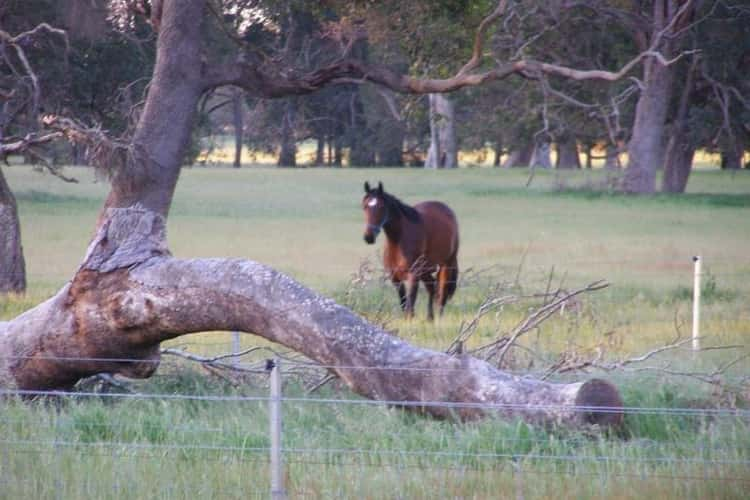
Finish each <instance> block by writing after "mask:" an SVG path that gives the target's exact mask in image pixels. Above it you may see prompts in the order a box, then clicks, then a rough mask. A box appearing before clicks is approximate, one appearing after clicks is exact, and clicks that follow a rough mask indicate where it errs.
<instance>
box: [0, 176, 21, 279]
mask: <svg viewBox="0 0 750 500" xmlns="http://www.w3.org/2000/svg"><path fill="white" fill-rule="evenodd" d="M25 291H26V263H25V262H24V258H23V247H22V246H21V225H20V223H19V221H18V207H17V205H16V198H15V197H14V196H13V192H12V191H11V190H10V186H8V182H7V181H6V180H5V174H4V173H3V169H2V168H0V293H6V292H13V293H23V292H25Z"/></svg>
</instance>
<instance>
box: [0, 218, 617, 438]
mask: <svg viewBox="0 0 750 500" xmlns="http://www.w3.org/2000/svg"><path fill="white" fill-rule="evenodd" d="M165 222H166V221H165V219H164V218H163V217H162V216H160V215H158V214H156V213H154V212H151V211H147V210H142V209H140V208H131V209H113V210H110V211H109V212H108V213H107V217H106V222H105V223H104V224H103V225H102V226H101V227H100V228H99V231H98V232H97V235H96V236H95V238H94V240H93V242H92V243H91V245H90V246H89V250H88V253H87V255H86V257H85V259H84V262H83V264H82V265H81V267H80V268H79V270H78V272H77V273H76V275H75V276H74V278H73V280H72V281H71V283H69V284H68V285H66V286H65V287H64V288H63V289H62V290H61V291H60V292H58V294H57V295H56V296H54V297H53V298H51V299H50V300H48V301H47V302H45V303H44V304H42V305H41V306H39V307H37V308H36V309H33V310H31V311H29V312H27V313H26V314H24V315H22V316H20V317H18V318H16V319H15V320H13V321H11V322H8V323H3V324H0V352H2V353H3V356H2V357H0V386H3V387H6V388H9V387H13V388H17V389H21V390H24V389H26V390H36V389H66V388H69V387H71V386H72V384H74V383H75V382H76V381H77V380H78V379H80V378H81V377H85V376H87V375H91V374H94V373H98V372H110V373H122V374H126V375H128V376H131V377H148V376H150V375H151V374H152V373H153V372H154V370H155V369H156V366H157V365H158V361H159V343H160V342H162V341H165V340H167V339H170V338H174V337H177V336H180V335H183V334H186V333H192V332H200V331H206V330H235V331H245V332H252V333H255V334H257V335H260V336H262V337H264V338H266V339H268V340H270V341H273V342H277V343H279V344H282V345H284V346H287V347H289V348H291V349H294V350H295V351H298V352H300V353H303V354H304V355H306V356H307V357H309V358H311V359H313V360H315V361H317V362H319V363H321V364H323V365H325V366H330V367H332V368H331V371H332V372H334V373H335V374H336V375H338V376H339V377H340V378H341V379H342V380H343V381H344V382H345V383H346V384H347V385H348V386H349V387H351V389H352V390H354V391H355V392H357V393H358V394H361V395H363V396H365V397H368V398H372V399H380V400H386V401H394V402H402V401H403V402H415V401H416V402H426V403H427V402H443V403H445V402H453V403H457V404H456V405H455V407H454V408H446V407H445V406H430V405H429V404H424V405H419V407H418V408H413V409H416V410H418V411H421V412H424V413H427V414H429V415H433V416H436V417H440V418H448V417H452V416H456V417H459V418H462V419H473V418H478V417H481V416H483V415H486V414H491V413H496V412H501V413H502V414H503V415H505V416H508V417H516V416H518V417H522V418H524V419H527V420H529V421H533V422H541V423H547V424H550V423H559V424H580V423H582V422H597V423H605V424H613V423H618V422H619V421H620V419H621V414H620V413H618V412H614V413H613V412H611V411H607V412H601V413H598V412H595V411H584V412H580V411H577V408H575V406H589V407H590V406H607V407H610V408H611V407H619V406H621V404H622V402H621V400H620V397H619V394H618V392H617V390H616V389H615V388H614V387H613V386H612V385H610V384H609V383H607V382H604V381H601V380H590V381H588V382H585V383H572V384H552V383H546V382H541V381H536V380H532V379H529V378H523V377H517V376H514V375H509V374H506V373H504V372H502V371H500V370H498V369H496V368H494V367H492V366H491V365H489V364H487V363H485V362H484V361H480V360H478V359H475V358H472V357H470V356H455V357H454V356H450V355H447V354H444V353H441V352H436V351H431V350H427V349H421V348H418V347H414V346H412V345H410V344H408V343H407V342H405V341H403V340H401V339H399V338H398V337H394V336H392V335H389V334H388V333H386V332H385V331H383V330H382V329H381V328H379V327H377V326H374V325H372V324H369V323H367V322H366V321H364V320H363V319H362V318H360V317H359V316H357V315H355V314H353V313H352V312H351V311H349V310H348V309H346V308H344V307H342V306H340V305H337V304H336V303H335V302H333V301H332V300H330V299H326V298H323V297H321V296H319V295H317V294H316V293H314V292H312V291H311V290H309V289H307V288H305V287H304V286H302V285H300V284H299V283H297V282H295V281H294V280H292V279H291V278H289V277H287V276H285V275H283V274H281V273H278V272H276V271H274V270H273V269H270V268H268V267H265V266H262V265H260V264H258V263H255V262H251V261H247V260H241V259H195V260H181V259H175V258H172V257H171V256H170V255H169V252H168V250H167V248H166V245H165V241H164V229H165ZM30 325H34V327H30ZM66 358H67V359H66ZM77 358H87V359H86V360H80V359H77ZM108 358H109V359H117V361H107V359H108ZM122 359H132V360H133V361H128V362H123V361H122ZM492 405H495V406H496V407H495V408H492Z"/></svg>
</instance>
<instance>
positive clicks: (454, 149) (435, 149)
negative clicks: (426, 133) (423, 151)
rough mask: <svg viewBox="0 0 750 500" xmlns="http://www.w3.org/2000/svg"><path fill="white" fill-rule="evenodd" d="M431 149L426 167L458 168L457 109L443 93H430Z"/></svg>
mask: <svg viewBox="0 0 750 500" xmlns="http://www.w3.org/2000/svg"><path fill="white" fill-rule="evenodd" d="M429 102H430V110H429V111H430V149H429V150H428V152H427V159H426V160H425V164H424V166H425V168H456V167H457V166H458V143H457V141H456V110H455V105H454V104H453V101H452V100H451V99H450V98H448V96H445V95H443V94H430V95H429Z"/></svg>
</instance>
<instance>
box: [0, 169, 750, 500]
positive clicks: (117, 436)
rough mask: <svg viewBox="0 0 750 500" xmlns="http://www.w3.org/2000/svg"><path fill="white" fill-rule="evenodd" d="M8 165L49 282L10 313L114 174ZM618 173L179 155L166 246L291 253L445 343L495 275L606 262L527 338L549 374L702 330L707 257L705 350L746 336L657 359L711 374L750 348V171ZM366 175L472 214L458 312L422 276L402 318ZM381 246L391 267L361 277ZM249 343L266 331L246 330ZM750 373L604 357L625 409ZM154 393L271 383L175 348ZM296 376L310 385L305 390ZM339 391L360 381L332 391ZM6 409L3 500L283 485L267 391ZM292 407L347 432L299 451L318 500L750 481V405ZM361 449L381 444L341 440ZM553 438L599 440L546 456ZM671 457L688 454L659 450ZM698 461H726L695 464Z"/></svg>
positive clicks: (55, 275) (685, 395)
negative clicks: (282, 165) (610, 185)
mask: <svg viewBox="0 0 750 500" xmlns="http://www.w3.org/2000/svg"><path fill="white" fill-rule="evenodd" d="M4 171H5V173H6V176H7V177H8V181H9V183H10V185H11V188H12V189H13V190H14V192H15V193H16V196H17V198H18V202H19V211H20V215H21V220H22V232H23V242H24V250H25V253H26V259H27V269H28V273H29V286H30V288H29V292H28V294H27V295H26V296H23V297H7V298H4V299H0V320H3V319H8V318H11V317H14V316H15V315H17V314H19V313H20V312H22V311H23V310H25V309H28V308H29V307H32V306H34V305H35V304H37V303H39V302H40V301H41V300H44V298H46V297H48V296H49V295H50V294H51V293H53V292H54V291H55V290H56V289H57V288H58V287H59V286H61V285H62V284H63V283H64V282H65V281H66V280H67V279H69V278H70V276H71V275H72V274H73V272H74V271H75V269H76V267H77V266H78V264H79V262H80V260H81V258H82V256H83V254H84V252H85V248H86V245H87V243H88V240H89V238H90V237H91V234H92V230H93V226H94V221H95V220H96V216H97V210H98V209H99V207H100V205H101V203H102V201H103V199H104V197H105V196H106V191H107V186H106V184H105V183H96V182H94V181H93V177H92V174H91V173H90V171H88V170H84V169H67V171H66V174H67V175H73V176H75V177H78V178H79V179H80V181H81V182H80V183H78V184H64V183H62V182H60V181H59V180H57V179H54V178H52V177H50V176H45V175H40V174H39V173H35V172H31V171H30V169H27V168H23V167H10V168H6V167H4ZM602 174H603V173H602V172H575V173H571V174H570V175H567V176H566V177H565V178H564V179H563V181H564V184H565V185H566V186H568V187H570V188H572V189H569V190H566V191H560V190H559V189H558V186H559V185H560V184H561V178H560V176H558V175H555V173H554V172H537V173H536V175H535V178H534V180H533V183H532V184H531V187H530V188H526V187H525V184H526V182H527V179H528V173H527V172H526V171H523V170H512V171H508V170H493V169H478V168H477V169H461V170H458V171H438V172H434V171H423V170H417V169H377V170H368V169H337V170H332V169H300V170H290V169H283V170H275V169H269V168H255V169H242V170H239V171H238V170H234V169H227V168H211V169H207V168H198V167H196V168H191V169H185V170H184V171H183V173H182V176H181V180H180V184H179V186H178V190H177V193H176V196H175V200H174V204H173V206H172V210H171V213H170V219H169V227H168V232H169V243H170V248H171V249H172V251H173V253H174V254H175V255H176V256H178V257H185V258H189V257H209V256H210V257H215V256H227V257H243V258H249V259H254V260H258V261H261V262H264V263H267V264H270V265H272V266H274V267H277V268H279V269H282V270H284V271H286V272H288V273H289V274H291V275H292V276H294V277H295V278H297V279H299V280H301V281H302V282H303V283H305V284H307V285H308V286H311V287H313V288H315V289H317V290H319V291H322V292H323V293H326V294H329V295H332V296H334V297H335V298H336V299H337V300H338V301H340V302H343V303H345V304H347V305H349V306H350V307H351V308H352V309H354V310H355V311H357V312H359V313H360V314H363V315H364V316H366V317H367V318H370V319H371V320H373V321H377V322H385V324H386V326H387V327H388V328H390V329H392V330H394V331H395V332H396V333H397V334H398V335H400V336H402V337H404V338H405V339H407V340H408V341H410V342H413V343H415V344H419V345H424V346H427V347H431V348H436V349H444V348H446V347H447V346H448V345H449V344H450V342H451V341H452V340H453V338H454V337H455V335H456V333H457V331H458V330H459V328H460V326H461V324H462V323H463V322H465V321H468V320H469V319H470V318H471V317H472V316H473V315H474V313H475V311H476V309H477V308H478V306H479V304H480V303H481V301H482V300H483V299H484V298H485V297H486V296H487V295H488V294H490V293H491V292H492V290H493V289H494V288H495V287H496V285H497V284H498V283H504V284H505V285H506V286H507V287H508V288H507V289H508V290H513V291H516V292H518V291H523V292H533V291H542V290H544V289H545V288H546V287H547V284H548V282H551V283H552V286H553V287H555V286H563V287H565V288H568V289H570V288H575V287H578V286H582V285H584V284H586V283H588V282H591V281H593V280H597V279H607V280H608V281H609V282H610V283H611V286H610V287H609V288H607V289H605V290H604V291H601V292H597V293H596V294H594V295H591V296H587V297H583V298H582V299H581V300H580V302H579V303H578V304H577V305H576V306H575V307H573V308H571V309H569V310H567V311H566V312H565V313H564V314H557V315H555V316H554V317H553V318H552V319H550V320H549V321H548V322H546V323H545V324H544V325H543V326H542V327H541V328H539V329H538V330H536V331H534V332H531V333H530V334H528V335H527V336H526V337H525V338H523V339H522V343H523V344H524V345H525V346H526V347H529V348H532V349H534V350H536V351H537V352H539V353H540V358H533V359H532V358H530V357H527V356H524V355H522V354H518V355H516V356H514V358H513V360H512V361H513V365H512V368H513V369H516V370H520V371H523V372H528V373H538V372H539V371H540V370H542V369H543V367H544V366H545V365H546V364H548V363H551V362H553V361H555V360H557V359H558V357H559V356H560V353H561V352H568V353H571V352H575V353H578V354H580V355H588V354H590V353H591V352H593V351H594V350H595V349H604V350H605V353H606V356H607V357H608V358H609V359H611V358H614V357H623V356H631V355H635V354H639V353H642V352H644V351H646V350H648V349H651V348H654V347H656V346H658V345H660V344H662V343H664V342H665V341H667V340H669V339H672V338H674V336H675V335H676V332H677V330H678V329H679V331H680V332H681V333H682V334H683V335H688V334H689V331H690V307H691V302H690V301H691V297H692V256H693V255H697V254H698V255H701V256H702V257H703V259H704V270H705V273H706V276H705V277H704V284H703V292H704V307H703V310H702V332H703V336H704V344H706V345H717V344H732V345H743V347H741V348H738V349H734V350H731V351H725V350H717V351H707V352H705V353H701V354H699V355H692V354H690V353H688V352H685V351H680V352H679V353H678V354H676V355H670V356H662V357H658V358H656V359H654V360H653V362H649V364H650V365H652V366H653V365H661V364H663V363H667V362H668V363H669V366H670V368H671V369H674V370H686V371H696V370H703V371H711V370H714V369H716V368H717V367H719V366H722V364H723V363H726V362H728V361H730V360H731V359H734V357H735V356H737V355H740V354H742V353H748V352H750V349H749V348H748V347H747V346H746V345H745V344H746V343H747V338H748V335H749V334H750V307H748V299H747V297H750V255H748V248H750V175H749V174H750V172H739V173H735V174H732V173H727V172H717V171H707V170H699V171H696V172H695V173H694V174H693V175H692V176H691V180H690V185H689V189H688V191H689V192H688V194H687V195H684V196H667V195H661V194H659V195H653V196H637V197H634V196H623V195H603V194H601V193H599V192H596V191H593V190H591V189H590V187H589V186H591V185H594V184H595V183H596V182H598V180H599V177H600V176H601V175H602ZM365 180H370V181H371V182H372V181H377V180H382V181H383V182H384V184H385V187H386V189H387V190H390V191H392V192H393V193H395V194H396V195H397V196H399V197H400V198H402V199H403V200H404V201H407V202H416V201H418V200H424V199H430V198H433V199H441V200H444V201H446V202H447V203H449V204H450V205H451V206H452V207H453V208H454V210H455V211H456V213H457V215H458V218H459V223H460V227H461V251H460V257H459V263H460V266H461V268H462V270H464V271H469V272H468V273H467V274H466V275H467V276H472V279H471V280H470V281H469V282H467V283H465V284H464V286H462V287H461V288H459V290H458V292H457V294H456V296H455V298H454V300H453V301H452V302H451V303H450V304H449V306H448V308H447V310H446V315H445V317H443V318H442V320H441V321H440V322H438V323H436V324H434V325H432V324H428V323H426V322H425V321H424V320H423V318H424V292H423V291H422V293H421V296H420V297H421V300H418V304H417V308H418V319H417V320H415V321H412V322H406V321H403V320H402V319H400V318H399V315H398V311H397V309H398V307H397V303H396V297H395V292H394V291H393V290H392V289H391V287H390V286H389V285H387V284H384V283H382V281H381V280H379V279H378V273H377V267H378V262H379V260H378V258H379V257H378V256H379V252H380V250H381V245H382V243H381V242H380V241H379V242H378V244H377V245H375V246H367V245H365V244H364V242H363V241H362V236H361V235H362V229H363V224H364V223H363V217H362V214H361V209H360V208H359V202H360V199H361V195H362V184H363V182H364V181H365ZM364 261H368V262H369V263H370V266H371V268H373V269H374V271H373V272H372V273H371V274H370V275H369V276H368V277H367V279H364V280H361V281H357V283H356V284H355V285H354V286H353V285H352V283H353V276H354V275H355V274H356V273H357V271H358V269H359V268H360V265H361V264H362V262H364ZM479 270H485V271H483V272H477V271H479ZM529 305H530V304H521V305H517V306H513V307H506V308H504V309H502V310H500V311H496V312H495V313H493V314H490V315H488V316H486V317H485V318H484V319H483V320H482V322H481V323H480V324H479V327H478V328H477V331H476V333H475V334H474V336H473V337H472V339H471V340H470V342H469V347H473V346H476V345H478V344H480V343H483V342H486V341H488V340H491V339H492V338H495V337H496V336H497V335H498V334H500V333H502V332H505V331H508V330H509V329H510V328H512V327H514V326H515V325H516V324H517V323H518V321H520V320H521V318H522V317H523V315H524V314H525V312H526V308H527V307H528V306H529ZM243 344H244V345H245V346H250V345H256V344H258V345H264V343H263V342H261V341H259V340H257V339H255V338H253V337H252V336H249V335H247V336H243ZM170 345H173V346H186V347H189V348H190V349H191V350H193V351H195V352H198V353H203V354H207V353H219V352H226V351H228V350H229V346H230V338H229V334H228V333H226V332H210V333H205V334H197V335H190V336H186V337H183V338H179V339H175V340H174V341H172V342H171V343H170ZM748 375H750V362H748V361H747V360H745V361H744V362H740V363H737V364H736V365H734V366H733V367H732V368H731V369H730V370H729V371H728V372H727V373H726V374H724V375H723V376H722V380H723V381H724V382H725V383H726V384H728V385H727V386H726V387H729V388H731V389H738V390H737V391H734V392H731V393H730V392H727V391H723V390H720V388H719V386H716V385H711V384H704V383H700V382H697V381H695V380H693V379H689V378H684V377H667V376H665V375H663V374H658V373H653V372H646V373H640V372H638V373H625V372H618V373H610V374H606V376H607V377H608V378H610V379H611V380H613V381H614V382H615V383H616V384H617V385H618V387H620V388H621V390H622V393H623V396H624V398H625V404H626V405H627V406H631V407H656V408H675V407H698V408H700V407H715V406H724V407H726V406H731V405H740V406H743V405H745V406H746V405H747V404H748V402H747V397H750V390H748V389H747V387H746V386H744V387H745V389H744V391H745V392H744V394H745V396H744V398H745V399H743V396H742V394H743V393H742V387H743V386H742V385H741V384H742V383H743V378H746V377H747V376H748ZM586 376H588V375H585V374H573V375H567V376H566V378H568V379H578V378H582V377H586ZM744 383H745V384H746V383H747V382H746V381H745V382H744ZM134 387H135V388H136V389H137V390H139V391H142V392H152V393H159V394H162V393H195V394H228V395H232V394H246V395H265V394H267V392H266V388H265V387H264V386H263V385H262V384H261V385H258V383H257V382H256V383H254V384H248V385H246V386H244V387H242V388H240V389H237V388H233V387H231V386H228V385H225V384H223V383H222V382H220V381H218V380H216V379H213V378H211V377H210V376H208V375H206V374H205V373H204V372H201V373H195V372H193V371H192V370H191V369H189V368H186V367H185V366H184V364H177V365H175V363H173V362H171V361H170V362H167V361H165V363H164V364H163V366H162V368H160V370H159V372H158V374H157V375H156V376H155V377H154V378H153V379H152V380H150V381H145V382H138V383H136V384H135V386H134ZM286 390H287V392H288V393H289V394H292V395H303V394H304V393H303V391H302V390H301V389H300V388H298V387H295V386H294V385H293V384H292V385H290V386H289V387H287V388H286ZM318 395H323V396H331V397H338V398H341V397H343V398H351V397H353V396H352V395H351V394H350V393H348V392H347V391H345V390H343V389H336V390H334V388H327V389H325V390H324V393H323V394H318ZM738 395H739V396H738ZM0 405H2V407H0V433H1V434H2V436H3V438H2V440H5V441H7V442H6V443H5V444H0V483H2V484H0V498H18V497H21V496H26V497H30V498H133V497H138V498H141V497H146V498H148V497H152V498H153V497H158V498H172V497H174V498H184V497H186V496H200V497H201V498H202V497H207V498H235V497H236V498H239V497H247V496H251V497H254V496H263V497H266V496H267V491H268V471H267V462H266V460H267V457H266V453H265V451H263V450H262V449H263V448H265V447H267V446H268V432H267V414H266V410H265V406H264V405H263V404H259V403H257V402H256V403H250V402H248V403H237V402H234V403H228V402H210V403H209V402H205V401H168V400H118V401H113V400H111V399H103V400H101V401H99V400H90V399H80V400H76V401H67V402H62V403H56V402H47V403H40V402H37V403H30V402H19V401H13V400H5V401H3V402H2V403H0ZM284 411H285V418H286V420H285V432H284V439H285V441H284V445H285V447H287V448H294V449H297V450H301V449H305V450H315V449H326V450H329V451H328V452H325V453H320V452H304V453H302V452H296V453H289V454H288V455H287V459H288V461H289V462H290V463H289V473H288V485H289V488H290V490H291V491H292V492H293V495H292V496H294V497H299V498H328V497H344V498H350V497H364V498H427V497H430V498H434V497H473V498H501V497H511V496H514V495H516V493H517V490H518V488H521V489H522V491H523V494H524V496H525V497H526V498H548V497H560V498H599V497H602V496H605V495H606V496H610V497H614V498H643V497H649V498H662V497H678V496H684V497H686V498H742V497H743V496H744V493H745V492H746V491H747V487H748V481H750V473H749V472H748V467H747V465H746V461H747V460H749V459H750V440H749V439H748V436H750V433H748V430H749V429H748V428H747V427H748V422H747V421H746V420H744V421H743V420H741V419H737V418H729V417H721V418H718V417H717V418H715V419H707V418H706V417H695V416H687V417H685V416H680V417H675V416H668V417H667V416H664V415H628V417H627V420H626V426H625V429H624V430H623V431H622V432H621V433H620V435H618V436H607V435H600V434H596V433H594V434H584V433H573V432H570V431H564V430H561V429H541V428H534V427H529V426H527V425H525V424H521V423H518V422H507V421H503V420H496V419H487V420H485V421H482V422H475V423H468V424H456V423H451V422H436V421H432V420H428V419H423V418H419V417H415V416H413V415H408V414H404V413H403V412H401V411H398V410H394V409H388V408H384V407H381V406H370V405H367V406H346V405H323V404H309V403H305V404H303V403H294V404H293V403H287V404H285V405H284ZM211 447H213V448H211ZM258 449H261V450H260V451H259V450H258ZM351 449H357V450H359V449H361V450H370V451H369V452H368V453H364V454H363V453H360V454H357V453H351V452H346V451H341V450H351ZM336 450H338V451H336ZM372 450H374V451H372ZM446 452H447V453H446ZM461 453H464V454H463V455H461ZM477 453H481V454H484V457H483V458H481V459H478V458H477V457H476V454H477ZM508 455H513V456H516V457H517V460H516V462H513V461H511V460H509V459H508V458H507V456H508ZM539 455H544V456H546V457H566V456H573V457H578V458H577V459H576V460H572V461H571V460H563V459H554V460H553V459H550V458H547V459H540V458H534V457H536V456H539ZM587 457H589V458H590V459H589V458H587ZM606 457H609V458H608V459H607V458H606ZM664 458H666V459H670V460H672V461H649V460H655V459H659V460H661V459H664ZM698 458H708V459H710V460H714V461H718V462H719V463H710V462H709V463H708V464H707V465H706V464H703V463H701V464H690V463H682V462H675V461H674V460H677V459H698ZM732 461H735V462H736V461H745V463H744V464H742V465H737V464H736V463H734V464H733V463H732ZM514 463H519V464H520V467H521V475H520V476H519V475H518V473H517V471H515V472H514V470H515V469H514V466H513V464H514ZM706 477H724V478H734V479H737V478H740V479H744V481H745V482H741V481H729V480H724V481H721V480H706V479H705V478H706Z"/></svg>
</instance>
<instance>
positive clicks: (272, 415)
mask: <svg viewBox="0 0 750 500" xmlns="http://www.w3.org/2000/svg"><path fill="white" fill-rule="evenodd" d="M266 367H267V368H268V369H270V371H271V397H270V399H269V402H268V410H269V411H268V416H269V422H270V432H271V498H272V499H273V500H286V488H285V486H284V471H283V460H282V454H281V366H280V363H279V360H278V359H273V360H270V359H269V360H268V361H267V363H266Z"/></svg>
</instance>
